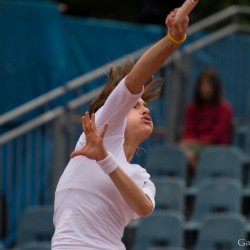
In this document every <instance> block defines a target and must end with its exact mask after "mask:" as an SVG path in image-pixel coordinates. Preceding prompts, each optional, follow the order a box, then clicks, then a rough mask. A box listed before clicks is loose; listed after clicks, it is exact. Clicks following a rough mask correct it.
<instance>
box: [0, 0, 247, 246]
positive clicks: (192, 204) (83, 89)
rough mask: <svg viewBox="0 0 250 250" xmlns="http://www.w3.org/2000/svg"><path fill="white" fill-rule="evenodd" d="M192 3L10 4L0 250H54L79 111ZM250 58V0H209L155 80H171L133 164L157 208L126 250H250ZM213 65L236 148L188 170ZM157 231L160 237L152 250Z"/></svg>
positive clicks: (4, 21)
mask: <svg viewBox="0 0 250 250" xmlns="http://www.w3.org/2000/svg"><path fill="white" fill-rule="evenodd" d="M182 3H183V0H172V1H163V0H137V1H132V0H126V1H119V2H117V1H114V0H105V1H103V0H102V1H100V0H62V1H59V0H58V1H56V0H54V1H52V0H51V1H49V0H36V1H35V0H26V1H25V0H4V1H3V0H0V34H1V35H0V37H1V39H0V242H1V243H0V249H1V248H2V249H19V250H21V249H23V250H24V249H26V250H27V249H29V250H31V249H36V250H38V249H41V250H42V249H44V250H45V249H50V239H51V236H52V234H53V230H54V229H53V224H52V215H53V198H54V191H55V188H56V184H57V182H58V179H59V177H60V175H61V174H62V172H63V169H64V168H65V166H66V164H67V161H68V158H69V157H68V156H69V154H70V152H71V151H72V150H73V149H74V146H75V143H76V141H77V139H78V137H79V135H80V134H81V124H80V121H81V115H82V114H83V113H84V112H85V111H86V110H88V107H89V104H90V102H91V101H92V100H93V98H94V97H95V96H96V95H97V94H98V92H99V91H100V89H101V88H102V87H103V85H104V84H105V81H106V74H107V72H108V70H109V65H110V63H112V64H115V65H116V66H118V65H120V64H122V63H124V62H126V60H127V59H128V58H129V57H130V56H132V57H133V58H134V59H135V60H137V59H138V58H139V57H140V56H141V55H142V54H143V52H144V51H145V50H146V48H148V46H150V45H151V44H152V43H154V42H156V41H157V40H159V39H160V38H162V37H163V36H164V35H165V34H166V32H167V31H166V27H165V26H164V21H165V17H166V15H167V14H168V13H169V12H170V11H171V10H172V9H173V8H176V7H178V6H180V5H181V4H182ZM249 58H250V1H249V0H227V1H226V0H224V1H217V2H216V3H215V2H213V1H209V0H200V3H199V5H198V6H197V8H196V9H195V11H194V12H193V13H192V14H191V16H190V28H189V31H188V39H187V41H186V42H185V43H184V44H183V45H182V46H181V48H180V49H179V50H178V51H176V52H175V53H174V54H173V55H172V56H171V58H170V59H169V60H168V61H167V62H166V63H165V64H164V66H163V67H162V69H161V70H160V71H159V72H158V73H157V74H156V75H160V76H161V77H163V78H164V81H165V84H164V87H163V89H162V93H161V96H160V98H159V99H157V100H156V101H154V102H153V103H152V104H151V115H152V118H153V120H154V125H155V126H154V132H153V134H152V136H151V138H150V139H149V140H148V141H147V142H145V143H144V144H143V145H142V147H143V148H145V150H146V151H147V152H146V153H145V154H143V155H140V152H139V153H138V155H140V156H136V157H135V159H134V160H133V161H134V162H137V163H140V164H141V165H142V166H143V167H145V168H146V169H147V171H148V172H149V173H150V174H151V176H152V178H153V179H154V182H155V184H156V187H157V190H158V192H157V197H156V201H157V204H158V205H157V206H156V212H155V213H154V214H153V215H152V216H150V217H148V218H145V219H143V220H140V221H137V222H133V223H131V224H130V225H128V227H127V228H126V230H125V233H124V239H123V241H124V243H125V245H126V247H127V249H137V250H139V249H142V250H145V249H177V250H178V249H179V250H180V249H202V250H206V249H209V250H211V249H234V250H235V249H248V248H249V249H250V247H249V246H250V242H249V241H248V244H247V240H250V238H249V233H250V217H249V216H250V211H249V205H250V201H249V199H250V169H249V166H250V157H249V156H250V120H249V119H250V102H249V100H250V60H249ZM207 68H213V69H214V70H215V71H216V72H217V76H218V78H219V80H220V82H221V87H222V90H223V96H224V99H226V100H227V101H228V102H229V103H230V106H231V107H232V110H233V115H232V117H230V124H231V129H230V141H229V142H228V143H222V144H220V143H218V142H217V141H216V139H215V140H214V141H209V143H207V144H206V147H204V148H203V147H202V149H200V148H199V154H198V155H196V162H195V171H194V170H192V171H190V168H189V165H190V158H189V155H188V154H187V150H186V148H185V147H183V145H181V143H180V141H181V140H183V133H184V132H183V131H184V128H185V123H186V118H185V117H186V115H187V114H186V115H185V112H186V109H187V105H188V103H190V101H192V99H193V93H194V91H195V88H196V80H197V78H198V77H199V75H200V74H201V73H202V72H203V70H205V69H207ZM216 112H217V111H216ZM221 114H223V112H222V113H221ZM207 119H208V120H209V121H210V120H211V119H212V120H213V119H214V120H216V119H215V118H214V117H213V118H211V119H210V118H207ZM196 120H197V119H196ZM196 122H197V121H196ZM199 122H200V121H198V123H199ZM216 123H217V121H215V124H216ZM222 131H223V128H222ZM225 144H226V145H225ZM163 221H164V223H162V222H163ZM149 225H150V226H149ZM145 230H146V231H145ZM147 230H151V231H149V235H151V236H152V237H151V238H152V239H150V241H149V243H148V245H147V246H146V245H145V246H143V244H142V242H145V241H146V239H145V238H144V237H145V235H148V232H147ZM163 232H164V233H163ZM218 235H219V236H220V237H218ZM149 238H150V237H149ZM238 239H243V240H242V241H241V242H240V245H239V244H238ZM244 239H245V241H244ZM206 247H207V248H206Z"/></svg>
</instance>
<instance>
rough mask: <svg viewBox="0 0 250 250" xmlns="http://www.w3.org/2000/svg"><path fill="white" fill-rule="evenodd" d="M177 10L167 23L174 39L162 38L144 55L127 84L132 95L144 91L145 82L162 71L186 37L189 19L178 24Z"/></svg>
mask: <svg viewBox="0 0 250 250" xmlns="http://www.w3.org/2000/svg"><path fill="white" fill-rule="evenodd" d="M177 10H178V9H175V10H174V11H172V12H171V13H170V14H169V15H168V17H167V18H166V22H165V23H166V26H167V28H168V32H169V34H171V36H172V37H173V38H174V39H169V37H167V36H166V37H164V38H162V39H161V40H160V41H159V42H157V43H156V44H155V45H153V46H152V47H151V48H149V49H148V50H147V51H146V52H145V53H144V55H143V56H142V57H141V58H140V59H139V60H138V62H137V63H136V64H135V66H134V67H133V69H132V70H131V72H130V73H129V74H128V76H127V78H126V82H125V83H126V86H127V88H128V89H129V91H130V92H131V93H132V94H138V93H140V92H141V91H142V88H143V85H144V84H145V82H146V81H147V80H148V79H149V78H150V77H151V76H152V74H154V73H155V72H156V71H158V70H159V69H160V67H161V66H162V64H163V63H164V62H165V60H166V59H167V58H168V57H169V56H170V55H171V53H172V52H173V51H175V50H176V49H177V48H178V47H179V46H180V44H181V41H182V40H183V38H184V37H185V33H186V29H187V27H188V22H189V19H188V17H186V19H184V20H183V21H181V22H177V21H176V20H175V15H176V12H177ZM173 40H176V41H180V43H175V42H173Z"/></svg>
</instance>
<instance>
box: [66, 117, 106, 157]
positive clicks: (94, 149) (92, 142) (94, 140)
mask: <svg viewBox="0 0 250 250" xmlns="http://www.w3.org/2000/svg"><path fill="white" fill-rule="evenodd" d="M82 129H83V132H84V134H85V136H86V144H85V145H84V147H83V148H82V149H79V150H75V151H73V152H72V153H71V155H70V158H73V157H75V156H79V155H82V156H86V157H87V158H89V159H91V160H97V161H100V160H103V159H104V158H106V156H107V155H108V152H107V150H106V149H105V146H104V144H103V138H104V136H105V133H106V131H107V129H108V124H105V125H104V126H103V128H102V129H101V131H100V132H98V131H97V128H96V124H95V114H92V115H91V117H90V114H89V112H86V113H85V116H83V117H82Z"/></svg>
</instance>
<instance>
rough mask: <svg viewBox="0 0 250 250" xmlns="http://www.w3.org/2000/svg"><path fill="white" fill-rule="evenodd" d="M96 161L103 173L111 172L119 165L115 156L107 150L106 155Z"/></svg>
mask: <svg viewBox="0 0 250 250" xmlns="http://www.w3.org/2000/svg"><path fill="white" fill-rule="evenodd" d="M96 162H97V164H98V165H99V166H100V167H101V169H102V170H103V172H104V173H105V174H111V173H112V172H114V171H115V170H116V169H117V168H118V166H119V165H118V163H117V161H116V159H115V157H114V156H113V155H112V154H111V153H110V152H108V155H107V157H106V158H104V159H103V160H101V161H96Z"/></svg>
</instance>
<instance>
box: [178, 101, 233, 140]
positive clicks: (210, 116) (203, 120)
mask: <svg viewBox="0 0 250 250" xmlns="http://www.w3.org/2000/svg"><path fill="white" fill-rule="evenodd" d="M232 116H233V111H232V108H231V105H230V104H229V103H228V102H227V101H222V102H221V104H219V105H218V106H212V105H211V104H205V105H204V106H202V107H198V106H197V105H195V104H194V103H190V104H189V105H188V106H187V110H186V117H185V124H184V134H183V138H182V139H184V140H198V141H200V142H201V143H205V144H229V143H230V140H231V129H232Z"/></svg>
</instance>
